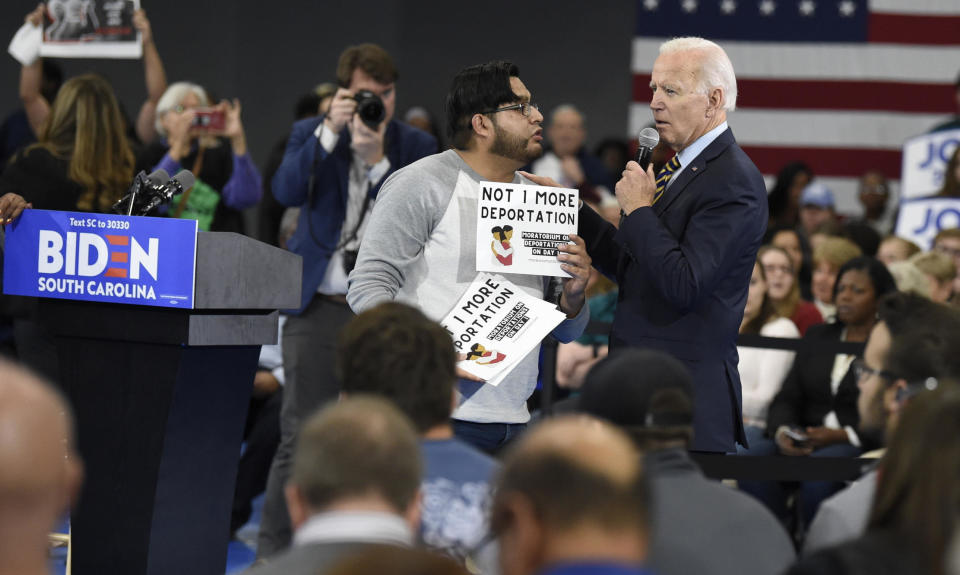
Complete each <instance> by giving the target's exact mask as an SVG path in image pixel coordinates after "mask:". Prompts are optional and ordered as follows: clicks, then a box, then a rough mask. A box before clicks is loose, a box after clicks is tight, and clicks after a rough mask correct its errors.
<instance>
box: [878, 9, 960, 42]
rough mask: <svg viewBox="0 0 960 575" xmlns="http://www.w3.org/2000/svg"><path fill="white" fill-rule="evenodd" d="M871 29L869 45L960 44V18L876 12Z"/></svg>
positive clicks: (941, 15)
mask: <svg viewBox="0 0 960 575" xmlns="http://www.w3.org/2000/svg"><path fill="white" fill-rule="evenodd" d="M868 30H869V31H868V32H867V39H868V40H869V41H870V42H881V43H887V44H912V45H914V46H916V45H943V46H949V45H951V44H958V43H960V16H954V15H948V14H936V15H929V16H928V15H918V14H883V13H877V12H873V13H871V14H870V21H869V28H868Z"/></svg>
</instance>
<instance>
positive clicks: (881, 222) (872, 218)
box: [857, 170, 897, 263]
mask: <svg viewBox="0 0 960 575" xmlns="http://www.w3.org/2000/svg"><path fill="white" fill-rule="evenodd" d="M857 200H859V201H860V205H861V206H862V207H863V215H862V216H861V217H860V218H859V219H858V220H857V221H858V222H860V223H864V224H867V225H868V226H870V227H871V228H873V230H874V231H875V232H877V233H878V234H880V236H881V237H883V236H887V235H889V234H891V233H893V225H894V223H896V221H897V208H896V205H893V206H891V205H890V185H889V184H888V183H887V178H886V176H884V175H883V174H882V173H880V172H879V171H877V170H868V171H866V172H864V173H863V175H862V176H860V182H859V184H858V186H857ZM884 263H886V262H884Z"/></svg>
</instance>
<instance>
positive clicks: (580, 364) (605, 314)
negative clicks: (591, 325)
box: [556, 208, 619, 389]
mask: <svg viewBox="0 0 960 575" xmlns="http://www.w3.org/2000/svg"><path fill="white" fill-rule="evenodd" d="M618 212H619V208H618ZM587 305H588V306H590V321H593V322H607V323H613V317H614V314H615V312H616V311H617V284H615V283H613V282H612V281H610V280H609V279H607V278H606V277H604V276H603V275H601V274H600V272H598V271H597V269H596V268H591V269H590V279H589V280H588V282H587ZM609 345H610V335H609V333H602V334H583V335H581V336H580V337H578V338H577V339H575V340H574V341H571V342H569V343H559V344H557V372H556V377H557V385H558V386H560V387H561V388H564V389H579V388H580V386H581V385H583V378H584V376H586V375H587V372H588V371H590V368H591V367H593V365H594V364H595V363H597V362H598V361H600V360H601V359H603V358H604V357H606V355H607V350H608V349H609Z"/></svg>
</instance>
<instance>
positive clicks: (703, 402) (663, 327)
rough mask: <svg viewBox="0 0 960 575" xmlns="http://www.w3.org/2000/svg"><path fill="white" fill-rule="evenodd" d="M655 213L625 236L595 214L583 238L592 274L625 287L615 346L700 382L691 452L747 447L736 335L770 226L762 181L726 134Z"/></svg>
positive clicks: (645, 214)
mask: <svg viewBox="0 0 960 575" xmlns="http://www.w3.org/2000/svg"><path fill="white" fill-rule="evenodd" d="M676 178H677V179H676V181H675V182H673V185H671V186H670V188H669V189H668V190H667V191H666V192H665V193H664V195H663V197H662V198H661V199H660V201H658V202H657V203H656V204H655V205H654V206H653V207H644V208H639V209H636V210H634V211H633V212H631V213H630V215H629V216H627V217H626V218H624V220H623V223H622V224H621V226H620V229H619V231H618V230H617V229H616V228H615V227H614V226H612V225H611V224H609V223H608V222H606V221H605V220H603V219H602V218H601V217H600V216H599V215H597V213H596V212H594V211H593V210H592V209H590V208H589V207H586V206H584V207H582V208H581V209H580V233H581V236H582V237H583V238H584V239H585V241H586V243H587V251H588V252H589V254H590V257H591V258H593V265H594V266H596V267H597V269H598V270H600V271H601V272H602V273H604V274H605V275H607V276H608V277H611V278H613V279H615V280H616V281H617V283H618V284H620V296H619V301H618V302H617V313H616V318H615V319H614V323H613V330H612V333H611V336H610V346H611V348H615V347H617V346H637V347H646V348H652V349H658V350H661V351H664V352H666V353H669V354H670V355H672V356H674V357H676V358H677V359H679V360H681V361H682V362H683V363H684V364H686V366H687V367H688V368H689V369H690V372H691V374H692V375H693V380H694V392H695V397H694V418H693V419H694V439H693V444H692V446H691V448H692V449H694V450H698V451H721V452H729V451H732V450H733V449H734V447H735V440H739V441H740V442H741V443H743V442H745V439H744V437H743V422H742V418H741V391H740V374H739V372H738V371H737V363H738V357H737V347H736V344H737V332H738V330H739V328H740V321H741V319H742V318H743V308H744V305H745V303H746V301H747V288H748V287H749V284H750V275H751V273H752V272H753V264H754V261H755V259H756V256H757V249H758V248H759V247H760V243H761V241H762V239H763V234H764V232H765V231H766V224H767V194H766V189H765V187H764V182H763V178H762V176H761V175H760V172H759V171H758V170H757V168H756V166H754V165H753V162H751V161H750V158H748V157H747V155H746V154H745V153H744V152H743V150H741V149H740V147H739V146H737V143H736V140H735V139H734V137H733V132H731V131H730V130H729V129H728V130H726V131H724V132H723V133H721V134H720V136H719V137H717V139H716V140H714V141H713V142H712V143H711V144H710V145H709V146H707V147H706V148H705V149H704V150H703V152H701V153H700V155H699V156H697V157H696V158H694V159H693V160H692V161H691V162H690V163H689V165H687V166H686V167H684V169H683V171H682V172H681V173H680V174H678V175H677V177H676Z"/></svg>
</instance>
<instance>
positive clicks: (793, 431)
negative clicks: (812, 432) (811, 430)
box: [783, 427, 810, 447]
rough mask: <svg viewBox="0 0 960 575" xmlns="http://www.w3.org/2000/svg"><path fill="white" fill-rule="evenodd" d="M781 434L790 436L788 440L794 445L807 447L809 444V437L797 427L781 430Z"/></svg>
mask: <svg viewBox="0 0 960 575" xmlns="http://www.w3.org/2000/svg"><path fill="white" fill-rule="evenodd" d="M783 434H784V435H786V436H787V437H789V438H790V441H792V442H793V444H794V445H795V446H796V447H807V446H808V445H810V437H809V436H807V434H806V433H804V432H803V430H802V429H800V428H798V427H790V428H787V429H785V430H784V431H783Z"/></svg>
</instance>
